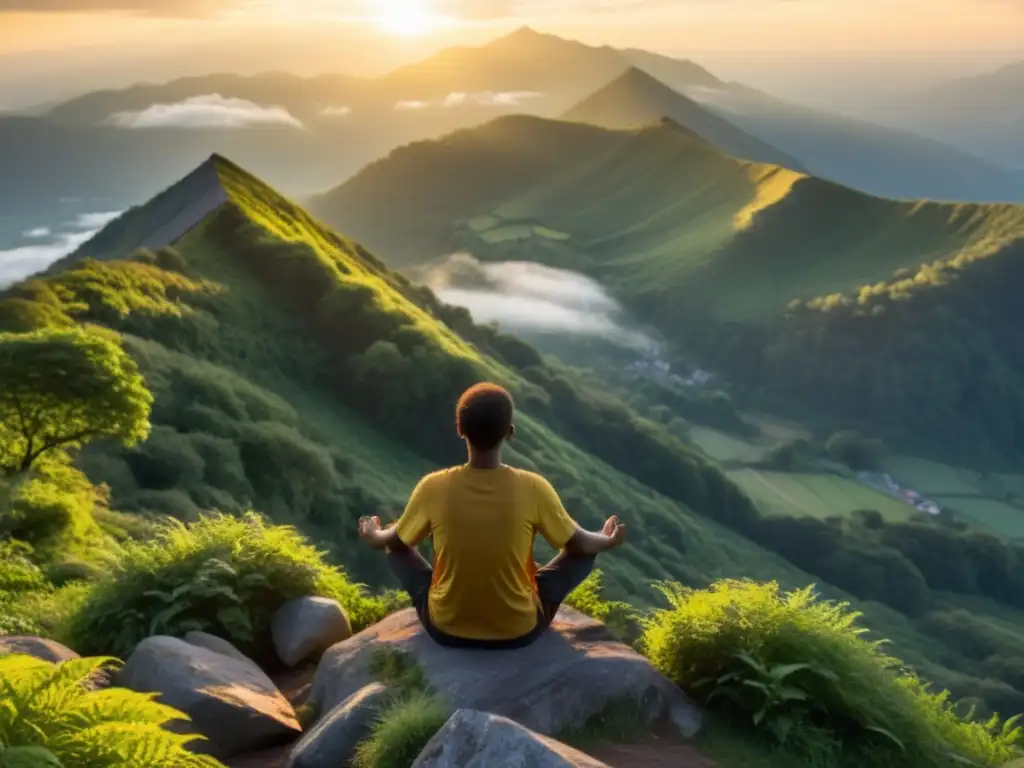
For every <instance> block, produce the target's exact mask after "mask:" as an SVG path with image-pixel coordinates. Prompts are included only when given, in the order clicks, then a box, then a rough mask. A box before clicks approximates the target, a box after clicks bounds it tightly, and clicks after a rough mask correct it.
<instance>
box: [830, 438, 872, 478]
mask: <svg viewBox="0 0 1024 768" xmlns="http://www.w3.org/2000/svg"><path fill="white" fill-rule="evenodd" d="M825 453H827V454H828V456H829V458H831V459H832V460H834V461H838V462H841V463H843V464H845V465H846V466H848V467H849V468H850V469H852V470H854V471H857V472H860V471H865V470H866V471H874V470H877V469H880V468H881V464H882V459H883V458H884V456H885V444H884V443H882V441H881V440H876V439H874V438H869V437H863V436H861V435H859V434H857V433H856V432H836V433H835V434H834V435H832V437H830V438H829V439H828V442H827V443H825Z"/></svg>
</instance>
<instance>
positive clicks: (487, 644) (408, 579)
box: [388, 547, 597, 649]
mask: <svg viewBox="0 0 1024 768" xmlns="http://www.w3.org/2000/svg"><path fill="white" fill-rule="evenodd" d="M596 559H597V555H571V554H569V553H568V552H565V551H562V552H560V553H559V554H558V555H556V556H555V559H554V560H552V561H551V562H550V563H548V564H547V565H545V566H544V567H543V568H540V569H539V570H538V571H537V595H538V597H539V598H540V608H539V609H538V610H537V626H536V627H534V629H533V630H531V631H530V632H528V633H527V634H525V635H523V636H522V637H517V638H514V639H512V640H471V639H468V638H463V637H454V636H452V635H449V634H447V633H445V632H442V631H441V630H439V629H438V628H437V627H435V626H434V624H433V622H432V621H431V620H430V611H429V610H428V608H427V602H428V598H429V596H430V582H431V579H432V577H433V575H434V570H433V568H432V567H431V565H430V563H428V562H427V561H426V559H425V558H424V557H423V555H421V554H420V553H419V552H417V551H416V550H415V549H412V548H411V547H410V548H403V549H400V550H393V551H391V552H389V553H388V563H389V564H390V566H391V570H392V571H394V573H395V576H397V577H398V581H399V582H400V583H401V585H402V589H404V590H405V591H406V592H408V593H409V597H411V598H412V604H413V606H415V608H416V614H417V615H418V616H419V618H420V623H421V624H423V629H424V630H426V632H427V634H428V635H429V636H430V637H431V638H432V639H433V640H434V641H435V642H436V643H438V644H439V645H444V646H448V647H449V648H490V649H503V648H522V647H523V646H526V645H529V644H530V643H532V642H533V641H534V640H536V639H537V638H538V637H540V636H541V635H542V634H544V632H545V631H546V630H547V628H548V627H549V626H550V625H551V622H552V621H553V620H554V618H555V614H556V613H558V609H559V607H560V606H561V605H562V602H563V601H564V600H565V598H567V597H568V596H569V594H570V593H571V592H572V591H573V590H574V589H576V587H578V586H579V585H580V584H581V583H582V582H583V580H584V579H586V578H587V576H589V575H590V572H591V571H592V570H593V569H594V561H595V560H596Z"/></svg>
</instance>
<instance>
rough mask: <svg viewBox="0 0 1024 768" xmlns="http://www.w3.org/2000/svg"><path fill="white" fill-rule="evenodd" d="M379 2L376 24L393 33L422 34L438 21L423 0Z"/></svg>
mask: <svg viewBox="0 0 1024 768" xmlns="http://www.w3.org/2000/svg"><path fill="white" fill-rule="evenodd" d="M379 4H380V13H379V15H378V17H377V24H378V26H379V27H380V28H381V29H382V30H384V31H385V32H389V33H391V34H393V35H404V36H410V37H412V36H416V35H424V34H426V33H427V32H430V31H431V30H432V29H433V28H434V27H435V26H437V24H438V21H439V19H438V18H437V16H436V15H435V14H434V13H433V12H432V11H431V10H430V9H429V8H428V7H427V5H426V3H425V0H380V3H379Z"/></svg>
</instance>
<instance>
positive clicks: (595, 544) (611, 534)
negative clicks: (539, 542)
mask: <svg viewBox="0 0 1024 768" xmlns="http://www.w3.org/2000/svg"><path fill="white" fill-rule="evenodd" d="M625 540H626V526H625V524H623V523H620V522H619V518H618V517H616V516H615V515H613V516H612V517H610V518H608V522H606V523H605V524H604V528H603V529H602V530H601V532H600V533H594V532H592V531H588V530H586V529H585V528H581V527H580V525H579V523H577V524H576V532H575V533H573V535H572V537H571V538H570V539H569V541H568V542H566V545H565V549H566V551H567V552H569V553H570V554H573V555H585V556H588V557H589V556H592V555H599V554H600V553H602V552H607V551H608V550H609V549H615V547H617V546H619V545H620V544H622V543H623V542H624V541H625Z"/></svg>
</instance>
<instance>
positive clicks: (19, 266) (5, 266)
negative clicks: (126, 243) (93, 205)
mask: <svg viewBox="0 0 1024 768" xmlns="http://www.w3.org/2000/svg"><path fill="white" fill-rule="evenodd" d="M118 216H120V213H87V214H83V215H81V216H79V217H78V218H76V219H75V220H74V222H72V224H71V225H70V226H71V227H73V228H74V230H75V231H72V232H62V233H60V234H58V235H56V236H55V237H53V238H52V239H51V241H50V242H48V243H45V244H33V245H23V246H21V247H18V248H11V249H9V250H6V251H0V288H3V287H6V286H8V285H11V284H12V283H16V282H18V281H19V280H23V279H25V278H26V277H28V276H29V275H34V274H35V273H37V272H40V271H42V270H44V269H46V268H47V267H48V266H50V265H51V264H53V262H55V261H57V260H58V259H61V258H63V257H64V256H67V255H68V254H69V253H73V252H74V251H76V250H78V248H79V247H80V246H82V245H83V244H85V243H87V242H88V241H89V240H90V239H91V238H92V237H93V235H95V234H96V233H97V232H99V231H100V229H101V228H102V227H103V225H105V224H106V223H108V222H110V221H111V220H112V219H115V218H117V217H118ZM44 229H45V228H44V227H40V228H38V229H35V230H30V231H31V232H42V231H43V230H44ZM46 231H47V232H49V230H48V229H47V230H46ZM26 236H28V233H26ZM33 237H36V238H41V237H44V235H33Z"/></svg>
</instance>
